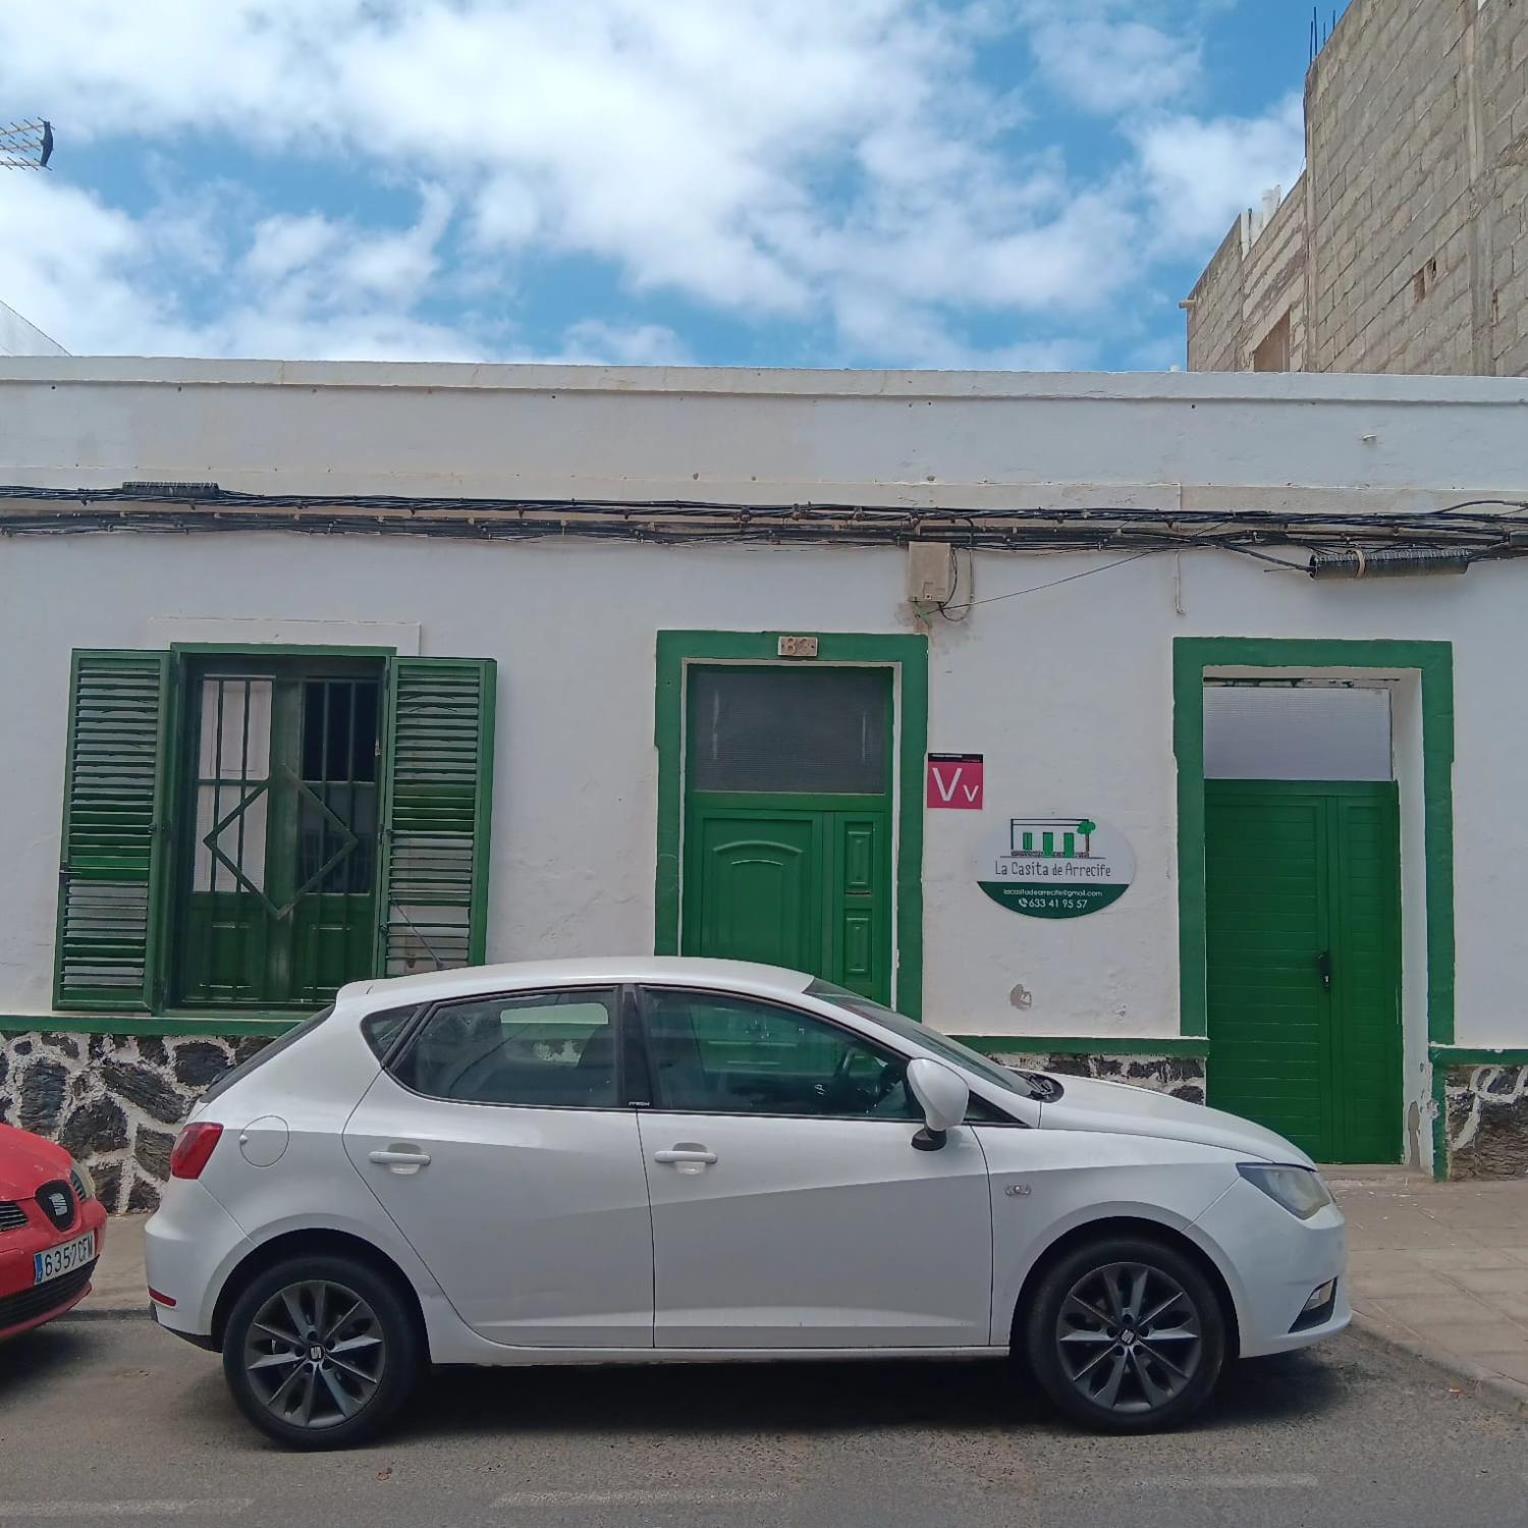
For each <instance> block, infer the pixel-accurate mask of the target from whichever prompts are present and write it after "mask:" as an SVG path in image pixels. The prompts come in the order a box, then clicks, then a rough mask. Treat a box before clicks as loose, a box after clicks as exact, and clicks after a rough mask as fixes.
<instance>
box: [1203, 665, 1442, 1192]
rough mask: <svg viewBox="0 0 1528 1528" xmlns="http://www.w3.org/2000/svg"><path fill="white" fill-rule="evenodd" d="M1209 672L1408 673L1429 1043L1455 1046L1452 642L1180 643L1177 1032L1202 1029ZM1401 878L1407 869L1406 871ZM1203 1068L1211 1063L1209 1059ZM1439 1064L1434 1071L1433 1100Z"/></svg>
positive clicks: (1436, 1128)
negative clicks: (1418, 756) (1416, 691)
mask: <svg viewBox="0 0 1528 1528" xmlns="http://www.w3.org/2000/svg"><path fill="white" fill-rule="evenodd" d="M1212 669H1293V670H1296V671H1305V670H1320V669H1370V670H1373V671H1375V672H1376V673H1384V674H1395V673H1404V672H1415V673H1416V674H1417V676H1418V679H1419V681H1420V684H1421V691H1422V697H1421V698H1422V708H1421V709H1422V812H1423V828H1422V855H1423V860H1424V876H1425V883H1426V898H1425V905H1426V917H1427V930H1426V948H1427V1039H1428V1044H1429V1048H1430V1050H1431V1048H1432V1047H1442V1046H1448V1045H1452V1044H1453V1039H1454V648H1453V644H1452V643H1451V642H1410V641H1390V640H1387V639H1383V638H1381V639H1376V640H1372V641H1369V640H1351V639H1343V638H1319V637H1318V638H1304V637H1177V638H1175V639H1174V641H1173V752H1174V754H1175V755H1176V756H1177V761H1178V981H1179V1000H1178V1028H1179V1032H1180V1033H1182V1034H1185V1035H1195V1036H1199V1037H1203V1036H1204V1035H1205V1034H1206V1033H1207V1028H1206V995H1205V955H1206V942H1205V891H1204V681H1205V675H1206V673H1207V672H1208V671H1210V670H1212ZM1403 874H1404V866H1403ZM1210 1065H1212V1066H1213V1065H1214V1057H1213V1055H1212V1056H1211V1057H1210ZM1442 1075H1443V1069H1442V1067H1441V1066H1438V1065H1434V1066H1433V1094H1434V1098H1435V1099H1436V1098H1437V1097H1438V1094H1439V1092H1440V1088H1439V1078H1440V1077H1441V1076H1442ZM1447 1157H1448V1138H1447V1122H1446V1120H1445V1119H1444V1118H1443V1113H1442V1111H1441V1110H1440V1111H1439V1112H1438V1114H1437V1115H1436V1116H1435V1118H1434V1120H1433V1172H1434V1175H1435V1176H1437V1177H1440V1178H1441V1177H1445V1176H1447V1173H1448V1160H1447Z"/></svg>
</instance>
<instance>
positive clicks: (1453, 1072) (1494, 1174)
mask: <svg viewBox="0 0 1528 1528" xmlns="http://www.w3.org/2000/svg"><path fill="white" fill-rule="evenodd" d="M1445 1096H1446V1098H1447V1101H1448V1175H1449V1177H1450V1178H1522V1177H1528V1066H1525V1065H1512V1066H1451V1067H1449V1068H1448V1073H1447V1076H1446V1079H1445Z"/></svg>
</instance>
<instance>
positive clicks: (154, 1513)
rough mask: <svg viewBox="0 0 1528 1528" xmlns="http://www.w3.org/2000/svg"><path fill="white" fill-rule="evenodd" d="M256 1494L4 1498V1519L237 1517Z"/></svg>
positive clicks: (0, 1513) (0, 1511) (0, 1506)
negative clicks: (192, 1514)
mask: <svg viewBox="0 0 1528 1528" xmlns="http://www.w3.org/2000/svg"><path fill="white" fill-rule="evenodd" d="M254 1500H255V1499H254V1497H252V1496H231V1497H225V1498H222V1499H220V1500H205V1499H204V1500H200V1501H0V1520H3V1519H5V1518H8V1517H22V1518H28V1517H29V1518H39V1517H50V1518H51V1517H184V1516H185V1515H186V1513H188V1512H195V1513H197V1514H198V1515H199V1516H202V1517H233V1516H234V1515H235V1514H237V1513H240V1512H243V1511H244V1510H245V1509H246V1508H247V1507H252V1506H253V1505H254Z"/></svg>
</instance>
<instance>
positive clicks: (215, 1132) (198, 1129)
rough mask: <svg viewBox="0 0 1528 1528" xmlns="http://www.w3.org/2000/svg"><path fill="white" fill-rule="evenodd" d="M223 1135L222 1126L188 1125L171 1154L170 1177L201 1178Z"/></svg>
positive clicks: (177, 1138)
mask: <svg viewBox="0 0 1528 1528" xmlns="http://www.w3.org/2000/svg"><path fill="white" fill-rule="evenodd" d="M222 1133H223V1127H222V1126H221V1125H212V1124H207V1123H205V1122H198V1123H196V1124H194V1125H187V1126H186V1128H185V1129H184V1130H182V1131H181V1133H180V1135H179V1136H178V1137H176V1141H175V1148H174V1150H173V1151H171V1153H170V1176H171V1177H172V1178H200V1177H201V1175H202V1169H203V1168H204V1167H205V1166H206V1165H207V1161H208V1158H210V1157H211V1155H212V1149H213V1147H215V1146H216V1145H217V1143H218V1137H219V1136H221V1135H222Z"/></svg>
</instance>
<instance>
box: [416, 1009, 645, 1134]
mask: <svg viewBox="0 0 1528 1528" xmlns="http://www.w3.org/2000/svg"><path fill="white" fill-rule="evenodd" d="M617 1005H618V998H617V993H616V991H615V989H614V988H610V989H598V990H593V991H591V990H589V989H587V988H581V989H578V990H573V991H566V992H517V993H514V994H513V995H510V996H497V997H477V998H471V999H467V1000H465V1001H462V1002H458V1003H444V1004H442V1005H441V1006H440V1007H439V1008H437V1009H436V1010H435V1011H434V1012H433V1013H432V1014H431V1015H430V1016H429V1017H428V1018H427V1019H426V1020H425V1021H424V1023H423V1024H422V1025H421V1026H420V1028H419V1030H418V1032H417V1033H416V1034H415V1036H414V1038H413V1039H412V1040H411V1041H410V1042H409V1044H408V1047H407V1049H406V1050H405V1051H404V1052H403V1054H402V1055H401V1056H399V1057H398V1058H397V1059H396V1060H395V1061H394V1062H393V1063H392V1065H391V1066H390V1067H389V1069H388V1070H389V1071H390V1072H391V1073H392V1075H393V1076H394V1077H395V1078H396V1079H397V1080H398V1081H399V1082H401V1083H402V1084H403V1086H404V1087H406V1088H411V1089H412V1090H413V1091H414V1092H416V1093H424V1094H426V1095H428V1096H429V1097H431V1098H446V1099H454V1100H456V1101H458V1102H460V1103H474V1104H520V1105H522V1106H525V1107H529V1108H542V1109H609V1108H614V1107H615V1106H616V1105H617V1103H618V1102H619V1093H618V1091H617V1080H616V1042H615V1036H616V1013H617Z"/></svg>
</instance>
